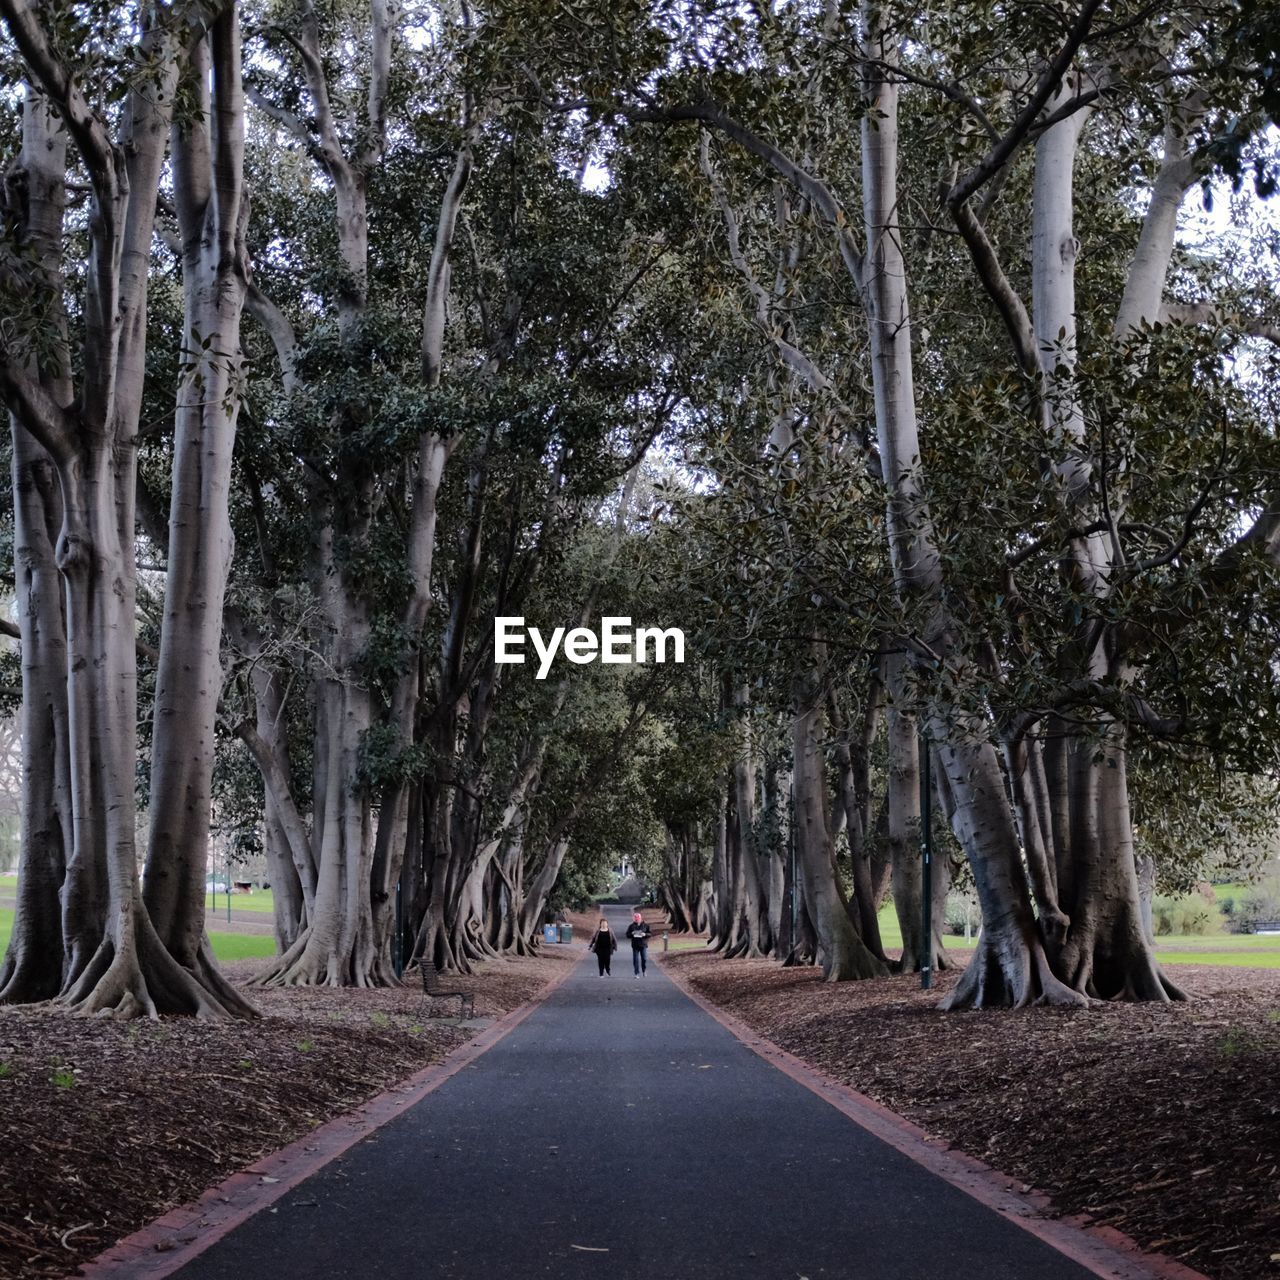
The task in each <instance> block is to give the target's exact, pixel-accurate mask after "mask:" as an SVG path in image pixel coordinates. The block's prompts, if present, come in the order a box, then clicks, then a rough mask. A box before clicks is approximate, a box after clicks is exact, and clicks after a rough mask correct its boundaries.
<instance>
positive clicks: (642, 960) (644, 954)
mask: <svg viewBox="0 0 1280 1280" xmlns="http://www.w3.org/2000/svg"><path fill="white" fill-rule="evenodd" d="M651 932H652V930H651V929H650V928H649V926H648V925H647V924H645V922H644V916H642V915H641V914H640V912H638V911H637V912H636V913H635V915H633V916H632V917H631V923H630V924H629V925H627V937H628V938H630V939H631V964H632V967H633V968H634V969H635V971H636V977H637V978H638V977H639V976H640V975H641V974H642V973H645V972H647V970H648V967H649V934H650V933H651Z"/></svg>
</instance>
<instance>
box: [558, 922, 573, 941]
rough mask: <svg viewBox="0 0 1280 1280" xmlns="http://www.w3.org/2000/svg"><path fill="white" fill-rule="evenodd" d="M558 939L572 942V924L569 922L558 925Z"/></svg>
mask: <svg viewBox="0 0 1280 1280" xmlns="http://www.w3.org/2000/svg"><path fill="white" fill-rule="evenodd" d="M560 941H561V942H572V941H573V925H571V924H562V925H561V926H560Z"/></svg>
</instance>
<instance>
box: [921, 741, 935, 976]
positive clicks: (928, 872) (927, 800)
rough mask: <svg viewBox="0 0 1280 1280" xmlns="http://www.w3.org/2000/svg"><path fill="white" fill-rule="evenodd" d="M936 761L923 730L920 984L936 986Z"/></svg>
mask: <svg viewBox="0 0 1280 1280" xmlns="http://www.w3.org/2000/svg"><path fill="white" fill-rule="evenodd" d="M932 769H933V761H932V757H931V755H930V752H929V735H928V734H927V733H925V732H924V731H923V730H922V731H921V733H920V870H921V873H922V874H923V876H924V884H923V885H922V886H921V888H922V892H921V894H920V901H921V903H922V909H923V913H924V922H923V923H924V930H923V933H922V937H923V938H924V950H923V952H922V953H921V956H920V986H921V987H922V988H923V989H924V990H926V991H927V990H928V989H929V988H930V987H931V986H933V865H932V864H933V823H932V817H933V778H932V777H931V774H932Z"/></svg>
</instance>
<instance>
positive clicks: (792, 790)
mask: <svg viewBox="0 0 1280 1280" xmlns="http://www.w3.org/2000/svg"><path fill="white" fill-rule="evenodd" d="M787 844H788V845H789V846H790V853H791V946H792V948H794V947H795V945H796V924H797V923H798V921H799V918H800V904H799V902H798V901H797V900H796V887H797V886H796V784H795V783H794V782H792V783H791V784H790V786H788V788H787Z"/></svg>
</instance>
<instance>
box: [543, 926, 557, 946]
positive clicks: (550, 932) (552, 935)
mask: <svg viewBox="0 0 1280 1280" xmlns="http://www.w3.org/2000/svg"><path fill="white" fill-rule="evenodd" d="M542 940H543V941H544V942H554V941H555V940H556V927H555V925H553V924H544V925H543V926H542Z"/></svg>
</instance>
